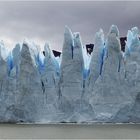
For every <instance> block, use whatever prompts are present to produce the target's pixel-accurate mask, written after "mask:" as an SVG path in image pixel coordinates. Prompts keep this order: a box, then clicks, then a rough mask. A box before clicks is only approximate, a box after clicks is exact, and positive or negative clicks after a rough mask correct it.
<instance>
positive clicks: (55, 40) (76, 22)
mask: <svg viewBox="0 0 140 140" xmlns="http://www.w3.org/2000/svg"><path fill="white" fill-rule="evenodd" d="M111 24H116V25H117V26H118V28H119V30H120V35H121V36H126V33H127V30H128V29H130V28H131V27H133V26H138V27H140V2H119V1H118V2H95V1H93V2H91V1H90V2H82V1H81V2H80V1H79V2H78V1H77V2H74V1H71V2H64V1H63V2H54V1H53V2H0V39H1V40H4V43H5V45H6V46H7V47H13V46H14V44H15V43H16V42H20V41H22V40H23V39H24V38H28V39H30V40H34V41H35V42H36V43H37V44H40V45H41V46H43V45H44V43H45V42H49V44H50V46H51V48H52V49H56V50H61V49H62V45H63V34H64V27H65V25H68V26H69V27H70V28H71V29H72V31H73V32H80V33H81V36H82V41H83V44H84V45H85V44H87V43H93V41H94V35H95V32H96V31H98V30H99V28H102V29H103V30H104V32H105V33H107V32H108V30H109V28H110V26H111Z"/></svg>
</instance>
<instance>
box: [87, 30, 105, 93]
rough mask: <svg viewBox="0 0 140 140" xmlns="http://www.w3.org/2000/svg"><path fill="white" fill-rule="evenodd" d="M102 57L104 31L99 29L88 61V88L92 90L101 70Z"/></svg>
mask: <svg viewBox="0 0 140 140" xmlns="http://www.w3.org/2000/svg"><path fill="white" fill-rule="evenodd" d="M103 59H104V33H103V30H102V29H100V30H99V32H97V33H96V34H95V45H94V50H93V53H92V56H91V62H90V74H89V78H88V82H87V83H88V90H90V92H91V90H93V86H94V83H95V81H96V80H97V78H98V77H99V75H101V72H102V66H103Z"/></svg>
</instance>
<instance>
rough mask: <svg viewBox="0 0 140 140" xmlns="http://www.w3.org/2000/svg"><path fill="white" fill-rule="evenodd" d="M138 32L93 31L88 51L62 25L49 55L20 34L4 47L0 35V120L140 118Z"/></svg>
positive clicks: (132, 120) (46, 47)
mask: <svg viewBox="0 0 140 140" xmlns="http://www.w3.org/2000/svg"><path fill="white" fill-rule="evenodd" d="M139 35H140V32H139V29H138V28H137V27H133V28H132V29H130V30H128V33H127V40H126V42H125V44H126V45H125V51H124V52H122V50H121V44H120V39H119V36H120V35H119V30H118V28H117V26H116V25H112V26H111V27H110V29H109V32H108V34H107V35H104V31H103V29H100V30H99V31H98V32H96V34H95V37H94V49H93V52H92V54H91V55H90V54H88V53H87V50H86V48H85V46H84V45H83V44H82V39H81V35H80V33H79V32H72V30H71V29H70V28H69V27H68V26H65V31H64V41H63V48H62V54H61V56H60V57H59V56H58V57H55V56H54V54H53V52H52V50H51V48H50V45H49V44H48V43H47V42H46V43H45V45H44V49H43V51H42V50H41V49H40V47H39V46H38V45H36V44H35V43H34V42H32V41H30V40H28V39H24V40H23V42H21V43H17V44H16V45H15V47H14V48H13V49H12V50H10V51H8V48H6V47H5V45H4V42H3V41H0V123H48V124H50V123H56V124H59V123H88V124H89V123H90V124H94V123H140V39H139V38H140V37H139Z"/></svg>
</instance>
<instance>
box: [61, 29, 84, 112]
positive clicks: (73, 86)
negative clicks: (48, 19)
mask: <svg viewBox="0 0 140 140" xmlns="http://www.w3.org/2000/svg"><path fill="white" fill-rule="evenodd" d="M71 47H72V49H71ZM82 47H83V46H82V43H81V37H80V34H79V33H74V35H73V34H72V32H71V30H70V29H69V28H68V27H66V28H65V32H64V44H63V51H62V63H61V75H60V92H61V103H62V104H60V106H61V107H62V106H63V107H62V110H63V111H64V112H69V113H70V114H71V113H72V112H73V111H74V109H75V105H76V104H77V102H78V100H80V99H81V97H82V90H83V67H84V61H83V55H82ZM67 107H69V108H71V109H70V110H68V108H67Z"/></svg>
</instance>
